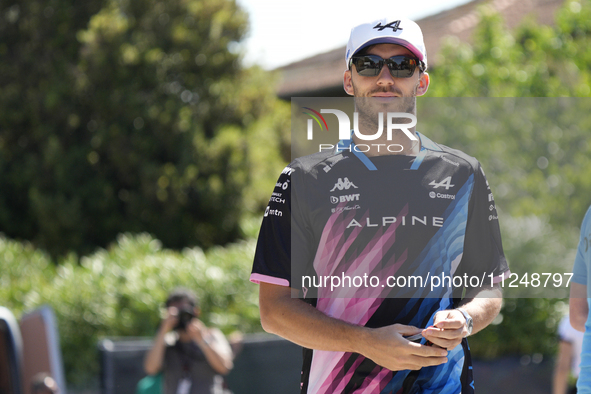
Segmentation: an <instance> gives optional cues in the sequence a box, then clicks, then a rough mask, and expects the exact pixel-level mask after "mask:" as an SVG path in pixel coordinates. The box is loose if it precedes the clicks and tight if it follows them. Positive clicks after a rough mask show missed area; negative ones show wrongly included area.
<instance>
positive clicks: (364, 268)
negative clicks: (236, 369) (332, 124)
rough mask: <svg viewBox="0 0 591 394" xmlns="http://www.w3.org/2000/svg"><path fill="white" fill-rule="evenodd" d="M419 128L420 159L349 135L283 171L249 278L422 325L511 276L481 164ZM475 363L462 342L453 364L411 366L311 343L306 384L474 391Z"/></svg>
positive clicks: (333, 308) (305, 387)
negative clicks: (367, 151) (372, 148)
mask: <svg viewBox="0 0 591 394" xmlns="http://www.w3.org/2000/svg"><path fill="white" fill-rule="evenodd" d="M417 135H418V136H419V138H420V141H421V150H420V152H419V154H418V155H417V156H404V155H384V156H376V157H371V158H370V157H367V156H365V155H364V154H363V153H362V152H360V150H361V149H358V147H356V146H355V145H354V144H353V143H352V142H351V141H350V140H349V141H341V142H340V143H339V145H338V148H337V149H334V150H332V151H326V152H320V153H316V154H313V155H310V156H306V157H302V158H299V159H296V160H294V161H293V162H292V163H291V164H290V165H289V166H288V167H286V168H285V169H284V170H283V172H282V174H281V175H280V177H279V180H278V182H277V184H276V186H275V190H274V191H273V194H272V196H271V199H270V201H269V205H268V206H267V209H266V210H265V214H264V218H263V223H262V226H261V231H260V234H259V239H258V243H257V248H256V252H255V257H254V264H253V270H252V274H251V277H250V279H251V281H253V282H255V283H258V282H261V281H262V282H268V283H273V284H278V285H284V286H291V287H292V288H295V289H298V290H300V294H301V295H302V297H303V299H304V300H305V301H307V302H309V303H310V304H312V305H314V306H315V307H316V308H317V309H319V310H321V311H322V312H324V313H325V314H327V315H328V316H331V317H334V318H337V319H341V320H344V321H347V322H349V323H352V324H357V325H361V326H366V327H383V326H387V325H391V324H395V323H400V324H406V325H413V326H416V327H420V328H425V327H428V326H430V325H432V324H433V318H434V315H435V313H436V312H438V311H440V310H445V309H452V308H454V306H455V305H456V304H457V302H458V301H459V299H460V297H461V294H462V291H463V290H464V287H471V286H473V287H478V286H479V285H480V284H481V283H482V282H484V284H490V282H491V281H494V282H497V281H499V280H500V278H501V277H503V276H506V275H507V274H508V272H509V271H508V267H507V262H506V260H505V257H504V255H503V250H502V245H501V237H500V230H499V225H498V218H497V211H496V207H495V203H494V198H493V195H492V193H491V190H490V188H489V186H488V182H487V180H486V177H485V175H484V172H483V170H482V168H481V167H480V164H479V162H478V161H477V160H476V159H474V158H472V157H470V156H468V155H466V154H464V153H462V152H460V151H457V150H453V149H451V148H448V147H446V146H442V145H439V144H435V143H434V142H432V141H431V140H429V139H428V138H426V137H425V136H423V135H421V134H418V133H417ZM364 277H365V278H366V279H365V282H364V283H361V281H360V280H361V278H364ZM411 277H413V278H414V281H413V280H412V278H411ZM434 277H436V278H438V279H441V280H440V281H439V285H438V286H435V287H433V286H432V285H433V284H437V282H438V281H437V280H434ZM327 278H328V280H329V281H335V282H334V283H335V284H336V280H335V279H334V278H339V279H340V280H342V282H343V283H342V286H340V287H336V288H335V287H332V286H331V285H330V284H331V282H328V283H327V282H326V280H327ZM347 278H352V281H351V282H348V281H347V280H346V279H347ZM355 278H357V281H356V282H355ZM388 278H390V282H388V280H387V279H388ZM392 278H398V281H397V282H396V280H392ZM419 278H422V279H419ZM447 278H449V280H448V279H447ZM451 278H456V281H455V282H454V281H452V279H451ZM458 278H459V279H461V280H462V283H459V281H458V280H457V279H458ZM462 278H464V279H462ZM470 278H472V282H470ZM368 279H370V280H369V281H368ZM371 279H373V280H371ZM401 279H402V280H401ZM466 279H467V280H466ZM421 280H422V281H423V282H422V283H421ZM476 280H479V281H480V282H479V283H476ZM423 341H424V340H423ZM471 368H472V367H471V362H470V354H469V348H468V345H467V341H466V340H465V339H464V340H463V341H462V343H461V344H460V345H458V346H457V347H456V348H455V349H453V350H451V351H450V352H449V355H448V362H447V363H445V364H443V365H439V366H434V367H426V368H422V369H421V370H419V371H412V372H411V371H408V370H406V371H397V372H393V371H390V370H388V369H386V368H382V367H380V366H379V365H376V364H375V363H374V362H373V361H372V360H370V359H367V358H365V357H363V356H361V355H359V354H357V353H346V352H328V351H319V350H313V349H304V365H303V369H302V387H301V392H302V393H314V394H316V393H403V392H408V393H414V392H429V393H458V392H460V391H461V392H462V393H469V392H472V391H473V379H472V371H471Z"/></svg>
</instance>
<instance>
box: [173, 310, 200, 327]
mask: <svg viewBox="0 0 591 394" xmlns="http://www.w3.org/2000/svg"><path fill="white" fill-rule="evenodd" d="M193 318H195V312H194V311H193V309H192V308H183V309H179V321H178V323H177V324H176V326H175V327H174V329H175V330H185V329H186V328H187V325H188V324H189V323H190V322H191V320H193Z"/></svg>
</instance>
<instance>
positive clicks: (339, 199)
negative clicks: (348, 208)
mask: <svg viewBox="0 0 591 394" xmlns="http://www.w3.org/2000/svg"><path fill="white" fill-rule="evenodd" d="M349 201H359V194H349V195H345V196H339V197H335V196H330V202H331V203H333V204H338V203H339V202H349Z"/></svg>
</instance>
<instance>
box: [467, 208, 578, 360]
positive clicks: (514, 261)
mask: <svg viewBox="0 0 591 394" xmlns="http://www.w3.org/2000/svg"><path fill="white" fill-rule="evenodd" d="M500 215H501V219H502V220H501V231H502V234H503V248H504V251H505V255H506V257H507V259H508V261H509V266H510V267H511V271H512V272H514V273H516V274H518V275H519V279H521V278H523V276H524V274H525V273H527V274H528V278H529V279H531V274H533V273H538V274H541V273H545V272H546V273H560V274H564V273H567V272H572V264H573V261H574V256H575V248H576V246H577V242H578V235H577V231H576V229H571V230H570V231H568V230H560V231H557V230H556V229H554V228H553V227H552V226H551V225H550V224H549V223H548V221H547V220H544V219H540V218H539V217H537V216H524V217H511V216H508V215H502V212H501V213H500ZM564 278H565V279H564V280H565V282H566V278H568V276H565V277H564ZM509 283H510V282H509V281H506V282H505V288H504V293H505V295H506V297H505V298H504V300H503V308H502V310H501V313H500V314H499V316H497V318H496V319H495V320H494V322H493V324H491V325H490V326H488V327H487V328H486V329H485V330H483V331H481V332H479V333H478V334H477V335H475V336H474V337H472V338H470V348H471V349H472V352H473V354H474V355H475V356H476V357H480V358H495V357H499V356H502V355H507V354H529V355H533V354H536V353H539V354H544V355H549V354H554V353H555V350H556V345H557V341H556V332H557V327H558V323H559V321H560V319H561V317H562V316H563V315H564V313H565V312H566V311H567V310H568V300H565V299H562V298H555V297H551V296H549V293H550V294H551V292H552V283H553V282H552V280H550V281H549V283H550V285H549V286H548V287H546V288H544V287H543V286H541V285H539V287H538V288H537V289H534V288H532V287H530V288H529V290H528V293H529V294H530V295H531V294H535V295H536V296H537V297H538V298H515V296H513V297H512V296H511V290H514V289H509V288H508V286H509ZM542 283H544V281H542ZM520 287H521V288H523V285H520ZM564 287H565V286H564V285H563V286H562V288H564ZM535 290H539V291H535ZM545 294H546V295H545ZM539 297H548V298H539Z"/></svg>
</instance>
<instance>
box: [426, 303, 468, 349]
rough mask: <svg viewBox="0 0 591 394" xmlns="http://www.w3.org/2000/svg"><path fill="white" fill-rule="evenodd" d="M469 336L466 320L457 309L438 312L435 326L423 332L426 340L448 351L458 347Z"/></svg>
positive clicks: (434, 320) (434, 321) (434, 322)
mask: <svg viewBox="0 0 591 394" xmlns="http://www.w3.org/2000/svg"><path fill="white" fill-rule="evenodd" d="M467 335H468V327H467V326H466V318H465V317H464V315H463V314H462V312H460V311H458V310H457V309H451V310H445V311H439V312H437V313H436V314H435V318H434V319H433V326H431V327H428V328H426V329H424V330H423V336H424V337H425V338H426V339H428V340H429V341H431V342H433V344H434V345H437V346H439V347H442V348H444V349H447V350H451V349H453V348H455V347H456V346H458V345H459V344H460V343H461V342H462V338H464V337H465V336H467Z"/></svg>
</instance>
